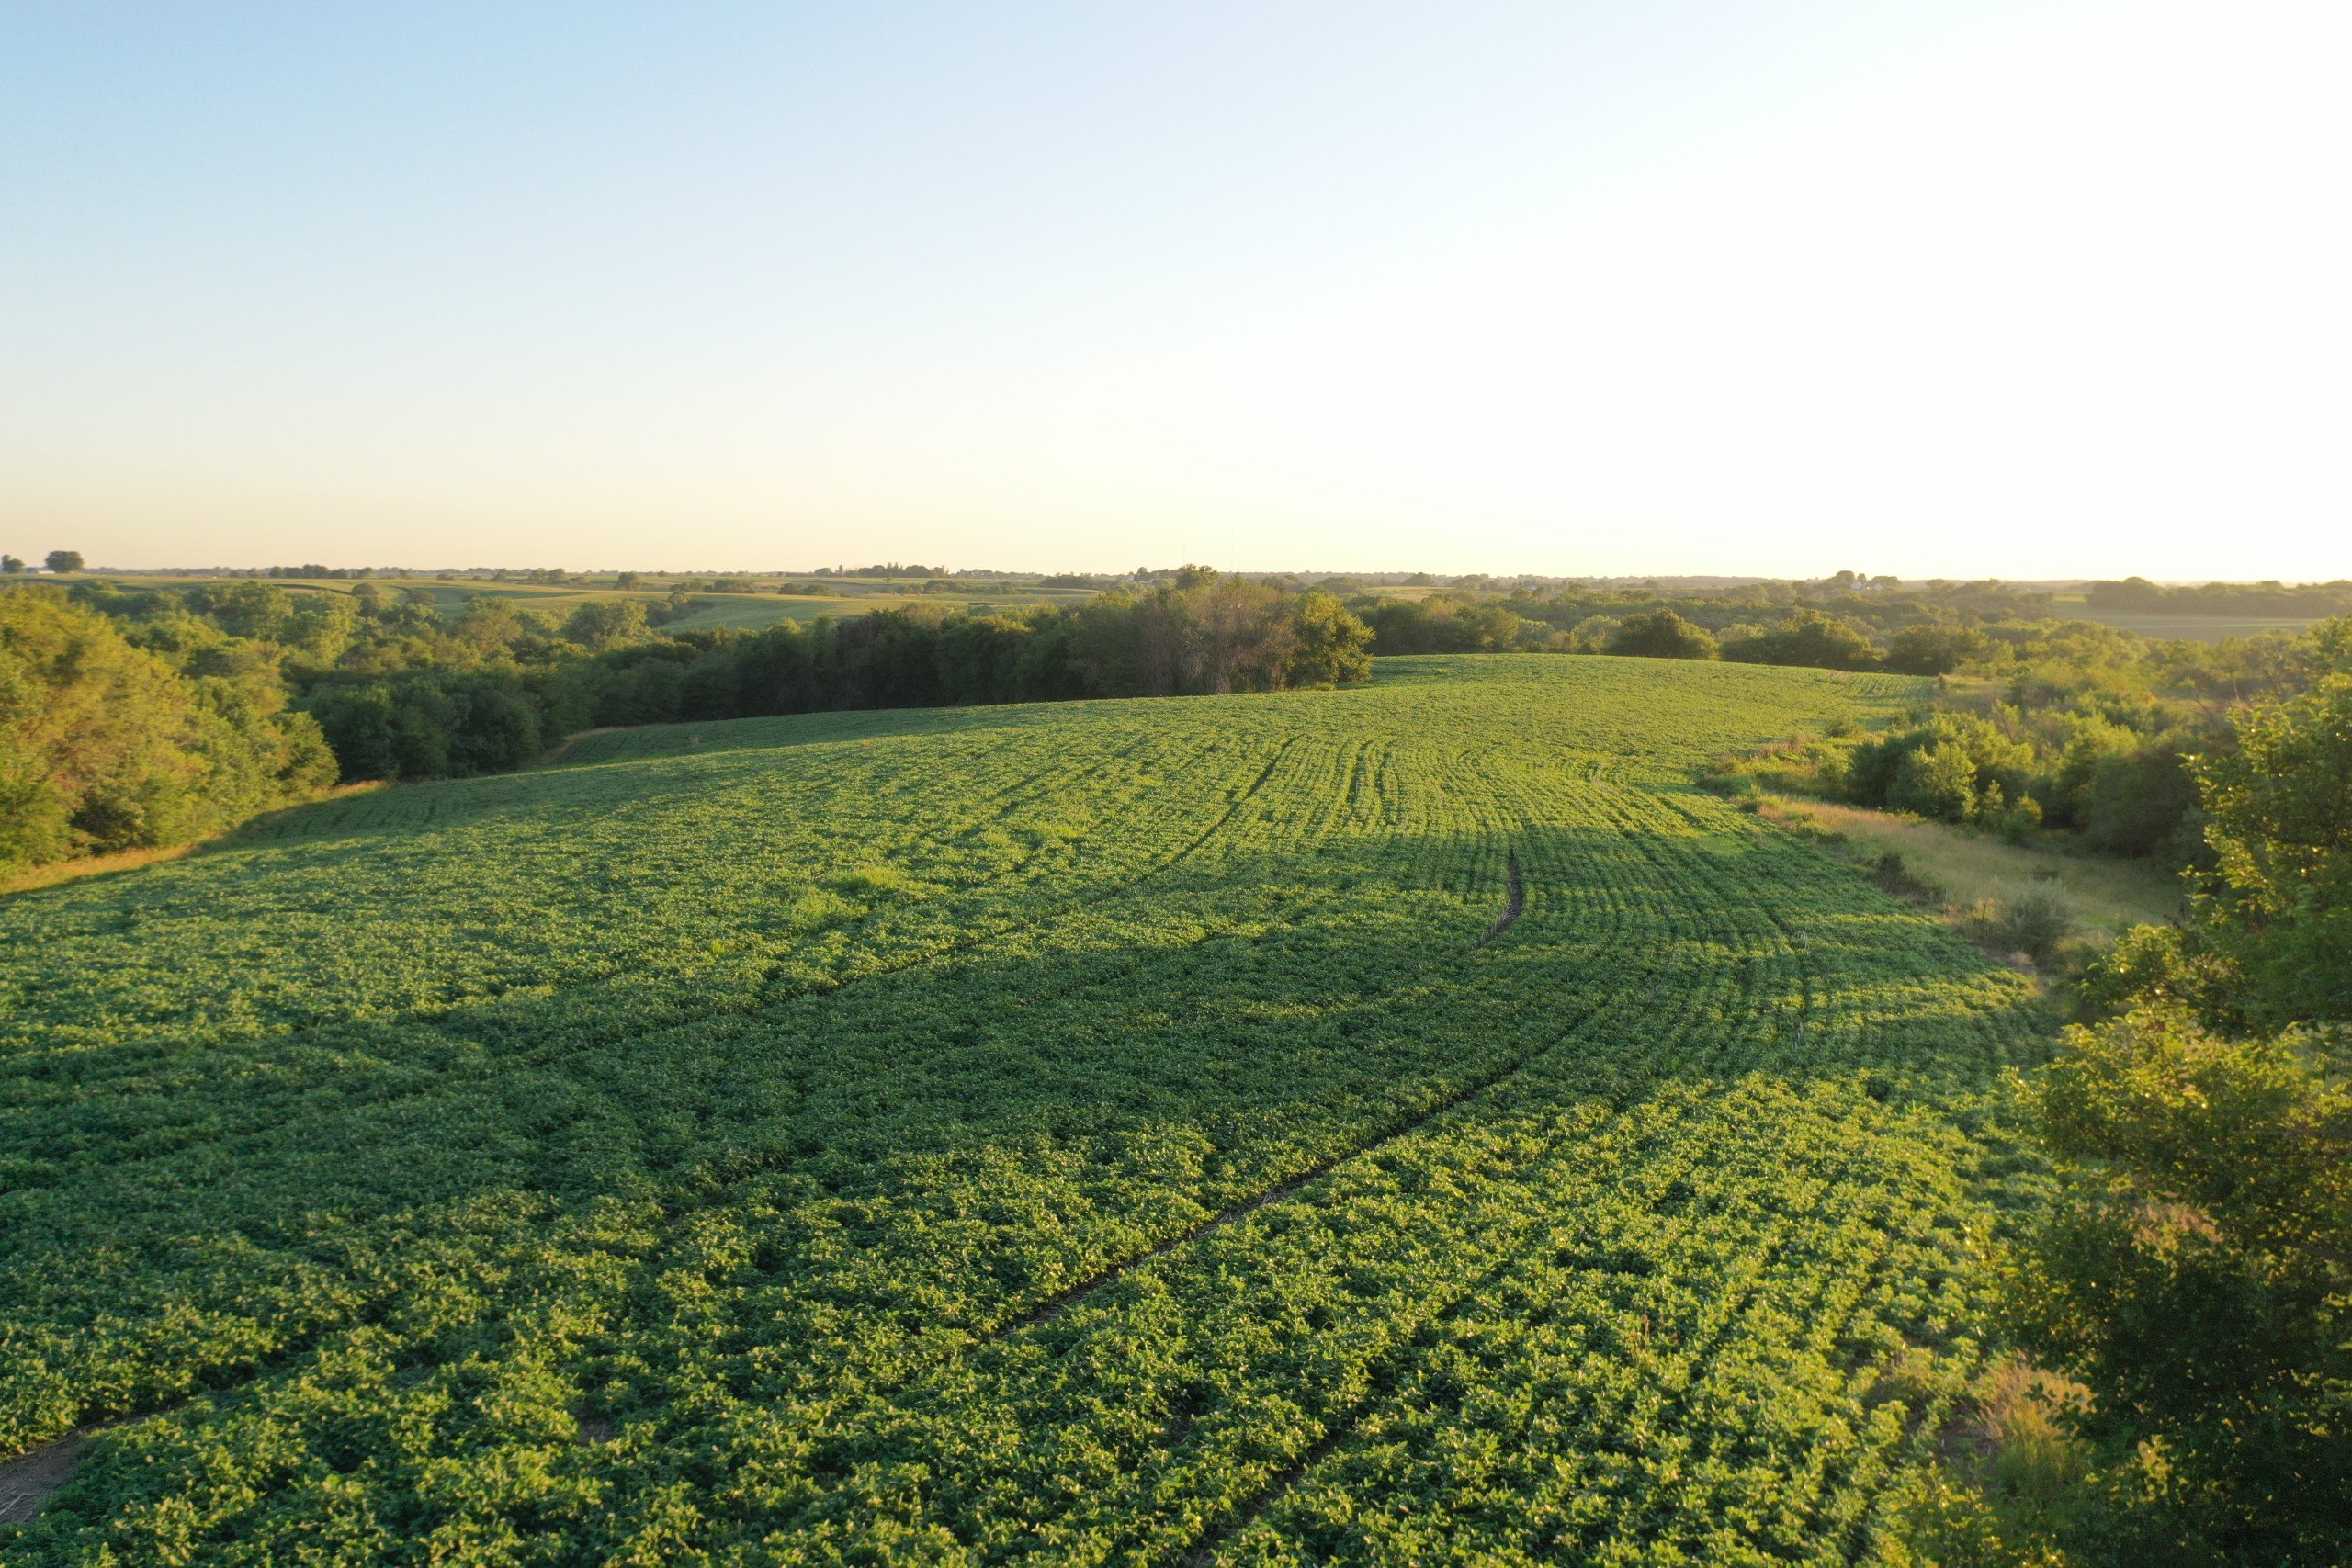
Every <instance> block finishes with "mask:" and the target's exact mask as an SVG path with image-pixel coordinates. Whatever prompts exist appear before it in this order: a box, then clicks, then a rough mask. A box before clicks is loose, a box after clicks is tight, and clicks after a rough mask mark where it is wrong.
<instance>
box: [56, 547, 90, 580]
mask: <svg viewBox="0 0 2352 1568" xmlns="http://www.w3.org/2000/svg"><path fill="white" fill-rule="evenodd" d="M49 570H51V571H53V572H55V573H56V574H57V575H58V576H60V577H63V576H65V575H67V574H68V573H70V572H76V571H79V570H82V552H81V551H79V550H51V551H50V552H49Z"/></svg>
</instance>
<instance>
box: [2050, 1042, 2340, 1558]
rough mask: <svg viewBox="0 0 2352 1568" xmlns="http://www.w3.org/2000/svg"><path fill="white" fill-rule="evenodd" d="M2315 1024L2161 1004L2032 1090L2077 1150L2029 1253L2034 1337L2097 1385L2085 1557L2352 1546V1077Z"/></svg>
mask: <svg viewBox="0 0 2352 1568" xmlns="http://www.w3.org/2000/svg"><path fill="white" fill-rule="evenodd" d="M2343 1066H2344V1064H2343V1063H2342V1062H2341V1061H2340V1060H2337V1059H2335V1058H2333V1057H2331V1056H2330V1055H2329V1054H2328V1053H2327V1051H2326V1049H2325V1046H2324V1041H2323V1040H2322V1039H2321V1038H2320V1037H2317V1036H2312V1035H2299V1034H2288V1035H2282V1036H2278V1037H2274V1038H2268V1039H2260V1040H2252V1041H2243V1040H2234V1041H2233V1040H2226V1039H2222V1038H2219V1037H2217V1036H2213V1035H2211V1034H2208V1033H2206V1032H2203V1031H2202V1030H2200V1029H2199V1027H2198V1026H2196V1025H2195V1024H2193V1023H2190V1022H2188V1021H2184V1020H2183V1019H2181V1018H2180V1017H2178V1016H2177V1014H2171V1015H2168V1014H2166V1013H2165V1012H2164V1011H2161V1010H2141V1011H2137V1012H2134V1013H2132V1014H2131V1015H2129V1016H2127V1017H2125V1018H2122V1019H2120V1020H2116V1021H2110V1022H2108V1023H2103V1024H2099V1025H2097V1026H2095V1027H2090V1028H2075V1029H2073V1030H2070V1031H2069V1032H2068V1033H2067V1039H2066V1042H2065V1045H2064V1048H2063V1049H2062V1051H2061V1052H2060V1054H2059V1055H2058V1057H2057V1059H2056V1060H2055V1061H2054V1062H2053V1063H2052V1066H2050V1067H2049V1069H2048V1070H2047V1071H2046V1073H2045V1074H2044V1075H2043V1077H2042V1079H2041V1083H2040V1085H2039V1086H2038V1088H2037V1089H2036V1091H2035V1096H2034V1100H2035V1106H2036V1109H2037V1111H2038V1112H2039V1120H2040V1124H2041V1131H2042V1135H2043V1137H2044V1139H2045V1140H2046V1142H2047V1144H2048V1145H2049V1147H2050V1149H2051V1151H2052V1153H2053V1154H2054V1155H2056V1156H2058V1158H2059V1160H2060V1161H2061V1162H2062V1163H2061V1179H2062V1187H2061V1195H2060V1198H2059V1201H2058V1202H2057V1204H2056V1206H2055V1208H2054V1210H2053V1211H2052V1214H2051V1216H2050V1218H2049V1219H2048V1220H2047V1222H2046V1223H2045V1224H2043V1226H2042V1227H2041V1230H2040V1231H2039V1232H2038V1234H2037V1235H2035V1236H2034V1238H2033V1239H2032V1240H2031V1242H2030V1243H2029V1244H2028V1245H2027V1246H2026V1247H2023V1248H2022V1249H2020V1251H2019V1252H2018V1255H2017V1257H2016V1258H2015V1260H2014V1264H2013V1267H2012V1269H2011V1272H2010V1277H2009V1283H2008V1288H2007V1307H2006V1314H2007V1319H2008V1325H2009V1327H2010V1329H2011V1331H2012V1332H2013V1333H2014V1334H2015V1335H2016V1337H2018V1340H2019V1342H2020V1343H2022V1344H2023V1345H2024V1346H2025V1347H2026V1348H2029V1349H2030V1350H2031V1351H2032V1352H2033V1353H2034V1354H2035V1355H2037V1356H2038V1357H2039V1358H2040V1359H2042V1360H2043V1361H2044V1362H2045V1363H2046V1364H2048V1365H2050V1366H2052V1367H2054V1368H2056V1369H2057V1370H2059V1371H2064V1373H2066V1374H2067V1375H2068V1376H2069V1377H2071V1378H2073V1379H2074V1380H2075V1381H2076V1382H2079V1383H2081V1384H2082V1385H2083V1386H2084V1387H2086V1389H2088V1391H2089V1392H2090V1394H2091V1399H2090V1402H2089V1404H2088V1405H2087V1407H2086V1409H2084V1410H2083V1411H2082V1412H2080V1413H2079V1414H2078V1415H2077V1416H2076V1417H2075V1426H2076V1427H2077V1428H2078V1430H2079V1431H2080V1432H2081V1433H2082V1435H2083V1436H2084V1437H2085V1438H2087V1439H2089V1442H2090V1444H2091V1447H2092V1451H2093V1454H2094V1456H2095V1461H2096V1464H2097V1470H2096V1472H2095V1480H2094V1483H2093V1484H2094V1486H2095V1489H2096V1490H2097V1492H2098V1494H2099V1496H2100V1499H2101V1501H2103V1502H2104V1503H2105V1505H2106V1506H2104V1507H2103V1508H2100V1509H2098V1510H2096V1512H2095V1513H2094V1514H2093V1515H2092V1516H2091V1517H2092V1518H2094V1519H2095V1520H2096V1521H2098V1522H2097V1524H2096V1527H2095V1528H2093V1529H2087V1530H2086V1531H2085V1532H2084V1533H2085V1534H2086V1536H2088V1537H2089V1539H2086V1540H2075V1541H2072V1542H2062V1543H2060V1544H2062V1545H2067V1546H2071V1547H2072V1548H2073V1549H2074V1551H2073V1555H2074V1557H2075V1559H2076V1560H2079V1561H2084V1562H2148V1563H2152V1564H2153V1563H2174V1562H2245V1563H2279V1562H2313V1563H2317V1562H2345V1561H2346V1560H2347V1559H2352V1510H2346V1508H2345V1507H2344V1506H2343V1503H2344V1499H2345V1498H2346V1497H2348V1496H2352V1436H2348V1435H2347V1433H2346V1419H2347V1416H2352V1095H2347V1094H2346V1090H2345V1088H2344V1085H2343V1080H2342V1069H2343Z"/></svg>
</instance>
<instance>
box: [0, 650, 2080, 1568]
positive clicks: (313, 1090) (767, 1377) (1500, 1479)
mask: <svg viewBox="0 0 2352 1568" xmlns="http://www.w3.org/2000/svg"><path fill="white" fill-rule="evenodd" d="M1921 689H1922V683H1921V682H1913V681H1910V680H1907V679H1903V678H1897V677H1883V676H1841V675H1837V674H1832V673H1829V672H1826V671H1805V670H1781V669H1765V668H1758V667H1747V666H1726V665H1705V664H1696V663H1684V662H1678V661H1668V660H1614V659H1603V658H1586V659H1573V660H1571V659H1559V658H1550V659H1547V658H1542V657H1535V656H1527V657H1507V656H1494V657H1486V658H1456V659H1443V658H1433V659H1411V660H1404V659H1399V660H1383V661H1382V662H1381V665H1380V670H1379V674H1378V676H1377V678H1376V679H1375V680H1374V682H1372V683H1371V684H1370V685H1369V686H1367V687H1363V688H1360V689H1353V690H1342V691H1338V692H1320V693H1315V692H1309V693H1292V694H1276V695H1270V696H1238V697H1204V698H1189V699H1176V700H1165V701H1150V700H1134V701H1125V702H1105V703H1084V704H1061V705H1035V706H1023V707H999V708H974V709H959V710H901V711H895V712H868V713H853V714H842V715H829V716H801V717H790V718H776V719H746V720H737V721H731V722H724V723H710V724H700V725H680V726H672V727H667V728H658V729H641V730H624V731H615V732H608V733H604V734H599V735H593V736H589V737H586V738H584V739H582V740H581V741H579V742H578V743H577V744H575V745H574V746H573V747H572V748H571V750H569V751H568V752H567V753H565V755H564V758H563V761H561V763H560V765H557V766H553V767H549V768H545V769H541V770H538V771H536V772H531V773H520V774H508V775H502V776H492V777H483V778H477V779H472V780H467V781H461V782H455V783H445V784H424V785H413V786H406V787H401V788H393V789H384V790H379V791H375V792H371V793H367V794H360V795H349V796H346V797H344V798H341V799H337V800H334V801H330V802H326V803H323V804H322V805H320V806H317V807H309V808H305V809H302V810H299V811H295V812H291V813H287V814H284V815H281V816H279V817H277V818H271V819H267V820H266V821H265V822H263V823H260V824H257V825H256V826H255V827H254V828H253V829H249V830H248V831H247V832H246V833H245V834H244V835H243V836H242V837H240V838H238V839H235V840H231V841H230V842H228V843H227V844H226V845H225V846H223V847H220V848H219V849H216V850H215V851H213V852H208V853H204V854H199V855H197V856H194V857H191V858H189V859H186V860H182V861H177V862H174V863H167V864H161V865H155V866H151V867H148V868H145V869H143V870H140V871H136V872H130V873H127V874H120V875H117V876H111V877H104V878H96V879H93V880H89V881H85V882H82V883H76V884H69V885H65V886H57V887H51V888H47V889H43V890H40V891H37V892H29V893H25V894H21V895H17V896H16V897H10V898H7V899H5V900H0V932H5V936H6V942H5V946H0V993H4V994H5V995H6V998H7V1006H6V1009H5V1010H0V1018H4V1019H5V1021H0V1173H5V1178H6V1179H5V1181H0V1346H5V1347H6V1355H5V1356H0V1454H20V1453H24V1452H27V1451H28V1450H40V1445H44V1444H50V1443H52V1442H55V1441H58V1440H60V1439H70V1438H72V1437H73V1435H74V1434H77V1433H79V1434H87V1435H88V1441H87V1443H86V1446H85V1447H83V1448H81V1449H80V1450H78V1454H76V1453H75V1452H74V1451H73V1450H70V1449H66V1448H60V1449H52V1450H41V1451H42V1452H44V1453H45V1455H46V1460H45V1462H48V1463H49V1464H50V1466H51V1471H52V1472H57V1473H62V1472H64V1471H65V1470H66V1469H67V1468H68V1466H67V1461H69V1460H71V1461H74V1462H72V1463H71V1465H70V1470H71V1475H70V1479H68V1480H67V1481H66V1482H65V1483H64V1484H63V1485H62V1488H61V1489H59V1490H57V1491H56V1492H55V1493H54V1494H53V1495H50V1496H48V1498H47V1500H46V1504H45V1506H43V1507H42V1509H41V1511H40V1513H39V1515H38V1517H35V1518H33V1519H32V1520H31V1522H30V1523H29V1524H24V1525H16V1526H10V1525H0V1558H5V1559H6V1561H7V1562H11V1563H17V1562H22V1563H63V1562H93V1561H98V1560H100V1557H101V1554H102V1553H107V1554H111V1556H110V1558H109V1559H108V1560H112V1561H124V1562H128V1561H148V1560H172V1561H250V1562H277V1561H294V1560H297V1559H298V1558H300V1559H302V1560H306V1561H319V1562H326V1561H350V1562H358V1561H412V1560H413V1561H419V1562H423V1561H427V1560H430V1559H432V1558H434V1557H435V1555H436V1554H437V1555H438V1556H439V1557H442V1558H446V1559H448V1560H453V1561H469V1562H605V1561H617V1562H687V1561H695V1562H705V1561H710V1562H715V1561H720V1560H724V1561H728V1562H832V1561H844V1560H858V1561H873V1562H884V1561H894V1562H895V1561H905V1562H912V1561H917V1560H920V1561H923V1562H1015V1561H1019V1562H1085V1563H1110V1562H1122V1563H1125V1562H1136V1563H1141V1562H1168V1563H1173V1562H1250V1563H1261V1562H1262V1563H1272V1562H1310V1561H1331V1560H1350V1561H1359V1562H1368V1561H1387V1562H1397V1561H1406V1560H1411V1559H1413V1558H1415V1557H1416V1556H1419V1557H1421V1558H1423V1559H1428V1560H1434V1559H1436V1558H1438V1557H1440V1556H1445V1555H1476V1554H1486V1555H1487V1556H1490V1557H1492V1558H1495V1559H1499V1560H1505V1561H1529V1560H1539V1559H1540V1560H1547V1561H1562V1560H1567V1561H1598V1562H1622V1563H1636V1562H1657V1563H1665V1562H1713V1563H1730V1562H1767V1561H1771V1562H1779V1561H1785V1560H1805V1561H1849V1560H1855V1559H1860V1558H1865V1557H1868V1556H1869V1555H1870V1554H1871V1550H1872V1543H1873V1540H1874V1539H1875V1534H1874V1532H1875V1531H1876V1530H1877V1529H1878V1528H1879V1526H1880V1524H1881V1522H1882V1519H1881V1510H1882V1507H1883V1503H1884V1500H1885V1499H1886V1497H1887V1495H1888V1492H1889V1488H1890V1486H1891V1484H1892V1483H1894V1481H1895V1480H1897V1479H1898V1478H1899V1477H1901V1476H1902V1475H1903V1474H1904V1473H1905V1472H1907V1471H1909V1470H1910V1469H1912V1468H1914V1467H1916V1466H1917V1465H1918V1464H1919V1463H1921V1462H1922V1461H1924V1460H1926V1459H1927V1458H1928V1457H1929V1456H1930V1455H1931V1453H1932V1450H1933V1447H1934V1444H1935V1442H1936V1440H1937V1433H1938V1430H1939V1425H1940V1421H1941V1417H1942V1416H1943V1414H1944V1411H1945V1405H1946V1402H1947V1401H1948V1400H1949V1398H1950V1397H1951V1395H1950V1392H1949V1391H1950V1390H1951V1387H1952V1386H1954V1380H1955V1378H1956V1376H1957V1375H1958V1374H1961V1373H1964V1372H1967V1371H1971V1370H1972V1369H1973V1367H1974V1366H1975V1364H1976V1361H1977V1358H1978V1355H1979V1351H1978V1349H1977V1336H1978V1335H1979V1334H1980V1333H1981V1331H1982V1330H1981V1326H1980V1323H1981V1316H1982V1312H1983V1308H1984V1304H1985V1284H1986V1281H1985V1280H1984V1278H1983V1277H1982V1275H1981V1272H1980V1266H1979V1264H1978V1263H1977V1262H1976V1258H1977V1257H1978V1250H1977V1247H1976V1246H1975V1239H1974V1238H1981V1237H1983V1236H1984V1235H1986V1234H1987V1233H1988V1232H1990V1231H1992V1230H1994V1229H1996V1228H1997V1227H1998V1226H1999V1225H2001V1224H2004V1223H2005V1218H2006V1216H2007V1215H2010V1214H2012V1213H2018V1212H2020V1211H2023V1210H2026V1209H2028V1208H2030V1206H2031V1205H2032V1204H2033V1203H2034V1202H2035V1201H2037V1200H2038V1195H2039V1193H2040V1192H2041V1183H2042V1177H2041V1173H2040V1171H2039V1168H2038V1167H2036V1166H2035V1164H2034V1163H2033V1162H2032V1161H2031V1159H2030V1158H2029V1157H2027V1156H2022V1155H2020V1154H2019V1153H2018V1152H2017V1151H2016V1150H2015V1149H2014V1148H2013V1146H2012V1145H2011V1144H2010V1142H2009V1140H2008V1135H2007V1131H2006V1127H2007V1119H2006V1112H2005V1111H2004V1109H2003V1100H2002V1089H2001V1084H2002V1074H2003V1072H2004V1069H2006V1068H2007V1067H2010V1066H2023V1065H2026V1064H2028V1063H2030V1062H2031V1061H2034V1060H2036V1059H2038V1058H2039V1056H2040V1055H2041V1052H2042V1051H2043V1049H2044V1046H2045V1043H2046V1041H2047V1038H2048V1034H2049V1030H2050V1022H2051V1021H2050V1020H2049V1018H2048V1016H2047V1015H2046V1013H2045V1012H2044V1011H2043V1010H2042V1009H2041V1005H2040V1004H2039V1003H2038V1002H2037V1001H2036V1000H2035V999H2034V998H2033V996H2032V994H2031V992H2030V987H2028V985H2027V984H2026V982H2024V981H2023V980H2021V979H2019V978H2018V977H2017V976H2013V975H2011V974H2008V973H2007V972H2006V971H2002V970H1998V969H1996V968H1993V967H1991V966H1989V965H1988V964H1986V963H1985V961H1984V960H1983V959H1982V958H1981V957H1980V956H1979V955H1978V954H1977V953H1975V952H1974V950H1973V949H1972V948H1969V947H1967V946H1966V945H1964V944H1963V943H1962V942H1960V941H1959V940H1958V939H1956V938H1955V937H1953V936H1952V935H1951V934H1950V933H1949V932H1947V931H1944V930H1942V929H1941V928H1939V927H1938V926H1936V925H1934V924H1932V923H1931V922H1929V921H1928V920H1927V919H1923V918H1921V917H1919V916H1917V915H1916V914H1914V913H1912V912H1910V911H1908V910H1906V909H1905V908H1903V907H1901V906H1898V905H1897V904H1895V903H1894V902H1892V901H1890V900H1889V899H1888V898H1886V897H1883V895H1881V894H1880V893H1879V892H1878V891H1876V890H1875V888H1873V887H1872V886H1871V885H1870V884H1869V883H1867V882H1866V881H1864V880H1863V879H1861V878H1860V877H1858V876H1857V875H1855V874H1854V873H1853V872H1851V871H1850V870H1849V869H1848V868H1846V867H1845V866H1844V865H1843V864H1841V863H1836V862H1833V861H1832V860H1830V859H1829V858H1827V857H1826V856H1825V855H1823V854H1821V853H1820V852H1817V851H1815V850H1814V849H1811V848H1808V847H1806V846H1805V845H1804V844H1801V843H1799V842H1798V841H1796V840H1792V839H1790V838H1788V837H1786V836H1784V835H1782V834H1781V833H1780V832H1778V831H1777V830H1775V829H1771V828H1770V827H1768V826H1766V825H1764V824H1762V823H1761V822H1759V821H1758V819H1757V818H1753V817H1749V816H1746V815H1743V814H1741V813H1739V812H1738V811H1736V810H1735V809H1734V808H1733V807H1730V806H1729V805H1727V804H1725V803H1724V802H1721V801H1718V800H1715V799H1713V797H1710V796H1706V795H1700V794H1697V793H1694V792H1693V791H1691V789H1690V788H1689V787H1687V785H1686V784H1684V783H1683V781H1684V779H1685V778H1686V777H1687V776H1688V774H1689V771H1690V769H1691V766H1692V765H1693V764H1694V763H1696V762H1698V761H1702V760H1703V759H1704V758H1706V757H1707V756H1709V755H1711V754H1713V753H1714V752H1716V751H1719V750H1723V749H1724V748H1726V747H1729V746H1733V745H1737V744H1743V743H1747V742H1752V741H1757V740H1762V739H1770V738H1773V737H1776V736H1781V735H1784V734H1787V733H1789V732H1791V731H1792V730H1797V729H1802V728H1818V727H1819V726H1821V725H1822V724H1823V723H1824V722H1826V721H1827V720H1829V719H1831V718H1834V717H1844V718H1849V719H1860V720H1867V719H1869V718H1871V716H1875V715H1878V714H1880V713H1883V712H1886V711H1891V710H1892V709H1893V708H1894V707H1896V706H1898V705H1902V704H1903V703H1905V702H1906V701H1910V700H1913V699H1915V698H1916V697H1917V695H1918V694H1919V692H1920V691H1921ZM28 1473H29V1472H28Z"/></svg>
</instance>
